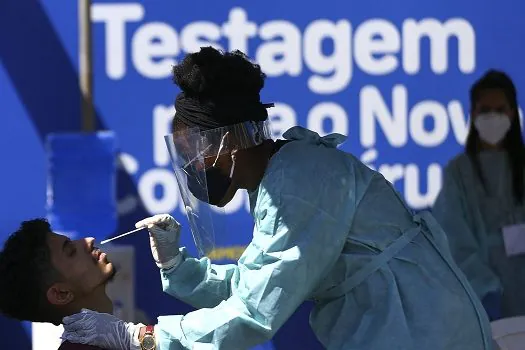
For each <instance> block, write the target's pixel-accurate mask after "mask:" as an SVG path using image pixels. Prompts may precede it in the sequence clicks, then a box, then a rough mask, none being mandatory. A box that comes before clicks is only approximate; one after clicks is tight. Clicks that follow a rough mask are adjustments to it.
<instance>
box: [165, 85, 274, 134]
mask: <svg viewBox="0 0 525 350" xmlns="http://www.w3.org/2000/svg"><path fill="white" fill-rule="evenodd" d="M273 106H274V104H273V103H269V104H265V103H261V101H260V100H259V97H258V96H257V98H247V97H246V96H238V97H226V96H223V97H221V98H220V99H215V100H211V99H206V100H203V99H198V98H195V97H188V96H187V95H186V94H185V93H184V92H181V93H180V94H179V95H177V98H176V100H175V110H176V114H175V119H176V120H178V121H180V122H182V123H183V124H184V125H186V126H188V127H190V128H193V127H198V128H199V129H200V130H211V129H216V128H220V127H224V126H228V125H234V124H238V123H242V122H245V121H264V120H266V119H268V111H267V108H270V107H273Z"/></svg>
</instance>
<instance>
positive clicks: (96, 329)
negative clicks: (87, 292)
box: [61, 309, 144, 350]
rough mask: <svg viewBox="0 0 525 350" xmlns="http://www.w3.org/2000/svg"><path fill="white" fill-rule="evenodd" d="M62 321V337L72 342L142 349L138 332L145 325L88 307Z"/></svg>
mask: <svg viewBox="0 0 525 350" xmlns="http://www.w3.org/2000/svg"><path fill="white" fill-rule="evenodd" d="M62 323H63V325H64V333H63V334H62V337H61V338H62V339H64V340H67V341H69V342H71V343H79V344H89V345H93V346H97V347H99V348H102V349H115V350H129V349H140V344H139V343H138V334H139V332H140V328H141V327H143V326H144V325H140V324H139V325H135V324H133V323H126V322H124V321H122V320H119V319H118V318H116V317H115V316H113V315H110V314H102V313H98V312H95V311H91V310H87V309H82V311H81V312H80V313H77V314H74V315H72V316H67V317H64V319H63V320H62ZM137 345H138V347H137Z"/></svg>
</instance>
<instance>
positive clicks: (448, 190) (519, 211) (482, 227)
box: [433, 151, 525, 317]
mask: <svg viewBox="0 0 525 350" xmlns="http://www.w3.org/2000/svg"><path fill="white" fill-rule="evenodd" d="M479 159H480V165H481V169H482V173H483V178H484V179H485V183H486V189H487V190H486V191H485V189H484V188H483V185H482V183H481V181H480V179H479V177H478V175H477V173H476V172H475V170H474V166H473V164H472V163H471V161H470V159H469V158H468V157H467V155H466V154H461V155H459V156H458V157H456V158H455V159H453V160H452V161H451V162H450V163H449V164H448V166H447V167H446V169H445V173H444V181H443V188H442V190H441V193H440V194H439V196H438V198H437V200H436V202H435V204H434V209H433V213H434V216H435V217H436V219H437V220H438V221H439V222H440V224H441V226H442V227H443V228H444V230H445V232H446V233H447V235H448V237H449V242H450V246H451V250H452V254H453V256H454V258H455V259H456V261H457V263H458V265H459V266H460V268H461V269H462V270H463V272H464V273H465V275H466V276H467V278H468V279H469V281H470V283H471V285H472V286H473V288H474V290H475V291H476V293H477V294H478V296H479V297H480V298H481V299H483V300H485V301H486V307H487V311H488V312H489V313H491V314H496V313H497V311H498V310H494V309H495V308H497V307H498V304H499V301H498V298H497V295H498V294H499V293H501V292H502V293H503V294H502V298H501V316H502V317H509V316H515V315H525V256H514V257H511V258H508V257H507V256H506V253H505V246H504V241H503V236H502V231H501V229H502V227H504V226H506V225H512V224H518V223H525V207H524V206H523V205H516V204H515V203H514V195H513V194H512V174H511V168H510V163H509V160H508V158H507V155H506V153H505V152H501V151H486V152H482V153H480V154H479ZM524 181H525V180H524ZM495 294H496V295H495Z"/></svg>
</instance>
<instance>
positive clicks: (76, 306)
mask: <svg viewBox="0 0 525 350" xmlns="http://www.w3.org/2000/svg"><path fill="white" fill-rule="evenodd" d="M82 309H89V310H93V311H97V312H101V313H108V314H110V313H112V312H113V303H112V302H111V299H109V297H108V296H107V294H106V291H105V288H104V289H102V290H97V291H94V292H93V293H92V294H90V295H85V296H84V297H82V298H81V299H79V300H77V301H75V302H74V303H73V304H72V305H71V308H70V309H69V310H68V311H69V312H68V313H69V314H75V313H78V312H80V311H81V310H82Z"/></svg>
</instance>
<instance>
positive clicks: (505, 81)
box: [465, 70, 525, 204]
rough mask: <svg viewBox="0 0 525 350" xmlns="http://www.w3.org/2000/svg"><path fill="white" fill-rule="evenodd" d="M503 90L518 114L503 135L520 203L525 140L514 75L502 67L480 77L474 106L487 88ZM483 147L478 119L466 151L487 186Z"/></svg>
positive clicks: (472, 96) (472, 91)
mask: <svg viewBox="0 0 525 350" xmlns="http://www.w3.org/2000/svg"><path fill="white" fill-rule="evenodd" d="M493 89H497V90H501V91H502V92H503V93H504V94H505V97H506V98H507V102H508V103H509V105H510V107H511V108H512V110H513V113H515V115H514V118H511V120H512V124H511V127H510V129H509V132H508V133H507V134H506V135H505V138H504V139H503V142H502V146H503V149H504V150H505V151H506V153H507V156H508V158H509V161H510V166H511V171H512V189H513V193H514V200H515V202H516V203H518V204H521V203H523V195H524V184H523V182H524V178H523V175H524V172H523V168H524V166H525V146H524V144H523V137H522V135H521V127H520V118H519V112H518V99H517V92H516V87H515V86H514V83H513V82H512V80H511V79H510V77H509V76H508V75H507V74H505V73H503V72H500V71H496V70H489V71H488V72H486V73H485V74H484V75H483V76H482V77H481V78H480V79H479V80H478V81H476V82H475V83H474V85H473V86H472V88H471V89H470V108H471V110H474V109H475V107H476V103H477V102H478V100H479V98H480V95H481V94H482V93H483V92H484V91H486V90H493ZM480 150H481V141H480V138H479V134H478V131H477V129H476V128H475V127H474V123H472V122H471V124H470V130H469V135H468V137H467V143H466V145H465V152H466V153H467V155H468V156H469V158H470V159H471V161H472V162H473V164H474V168H475V170H476V173H477V175H478V177H479V179H480V180H481V182H482V184H483V186H484V187H485V180H484V178H483V174H482V172H481V165H480V162H479V158H478V153H479V152H480Z"/></svg>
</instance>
